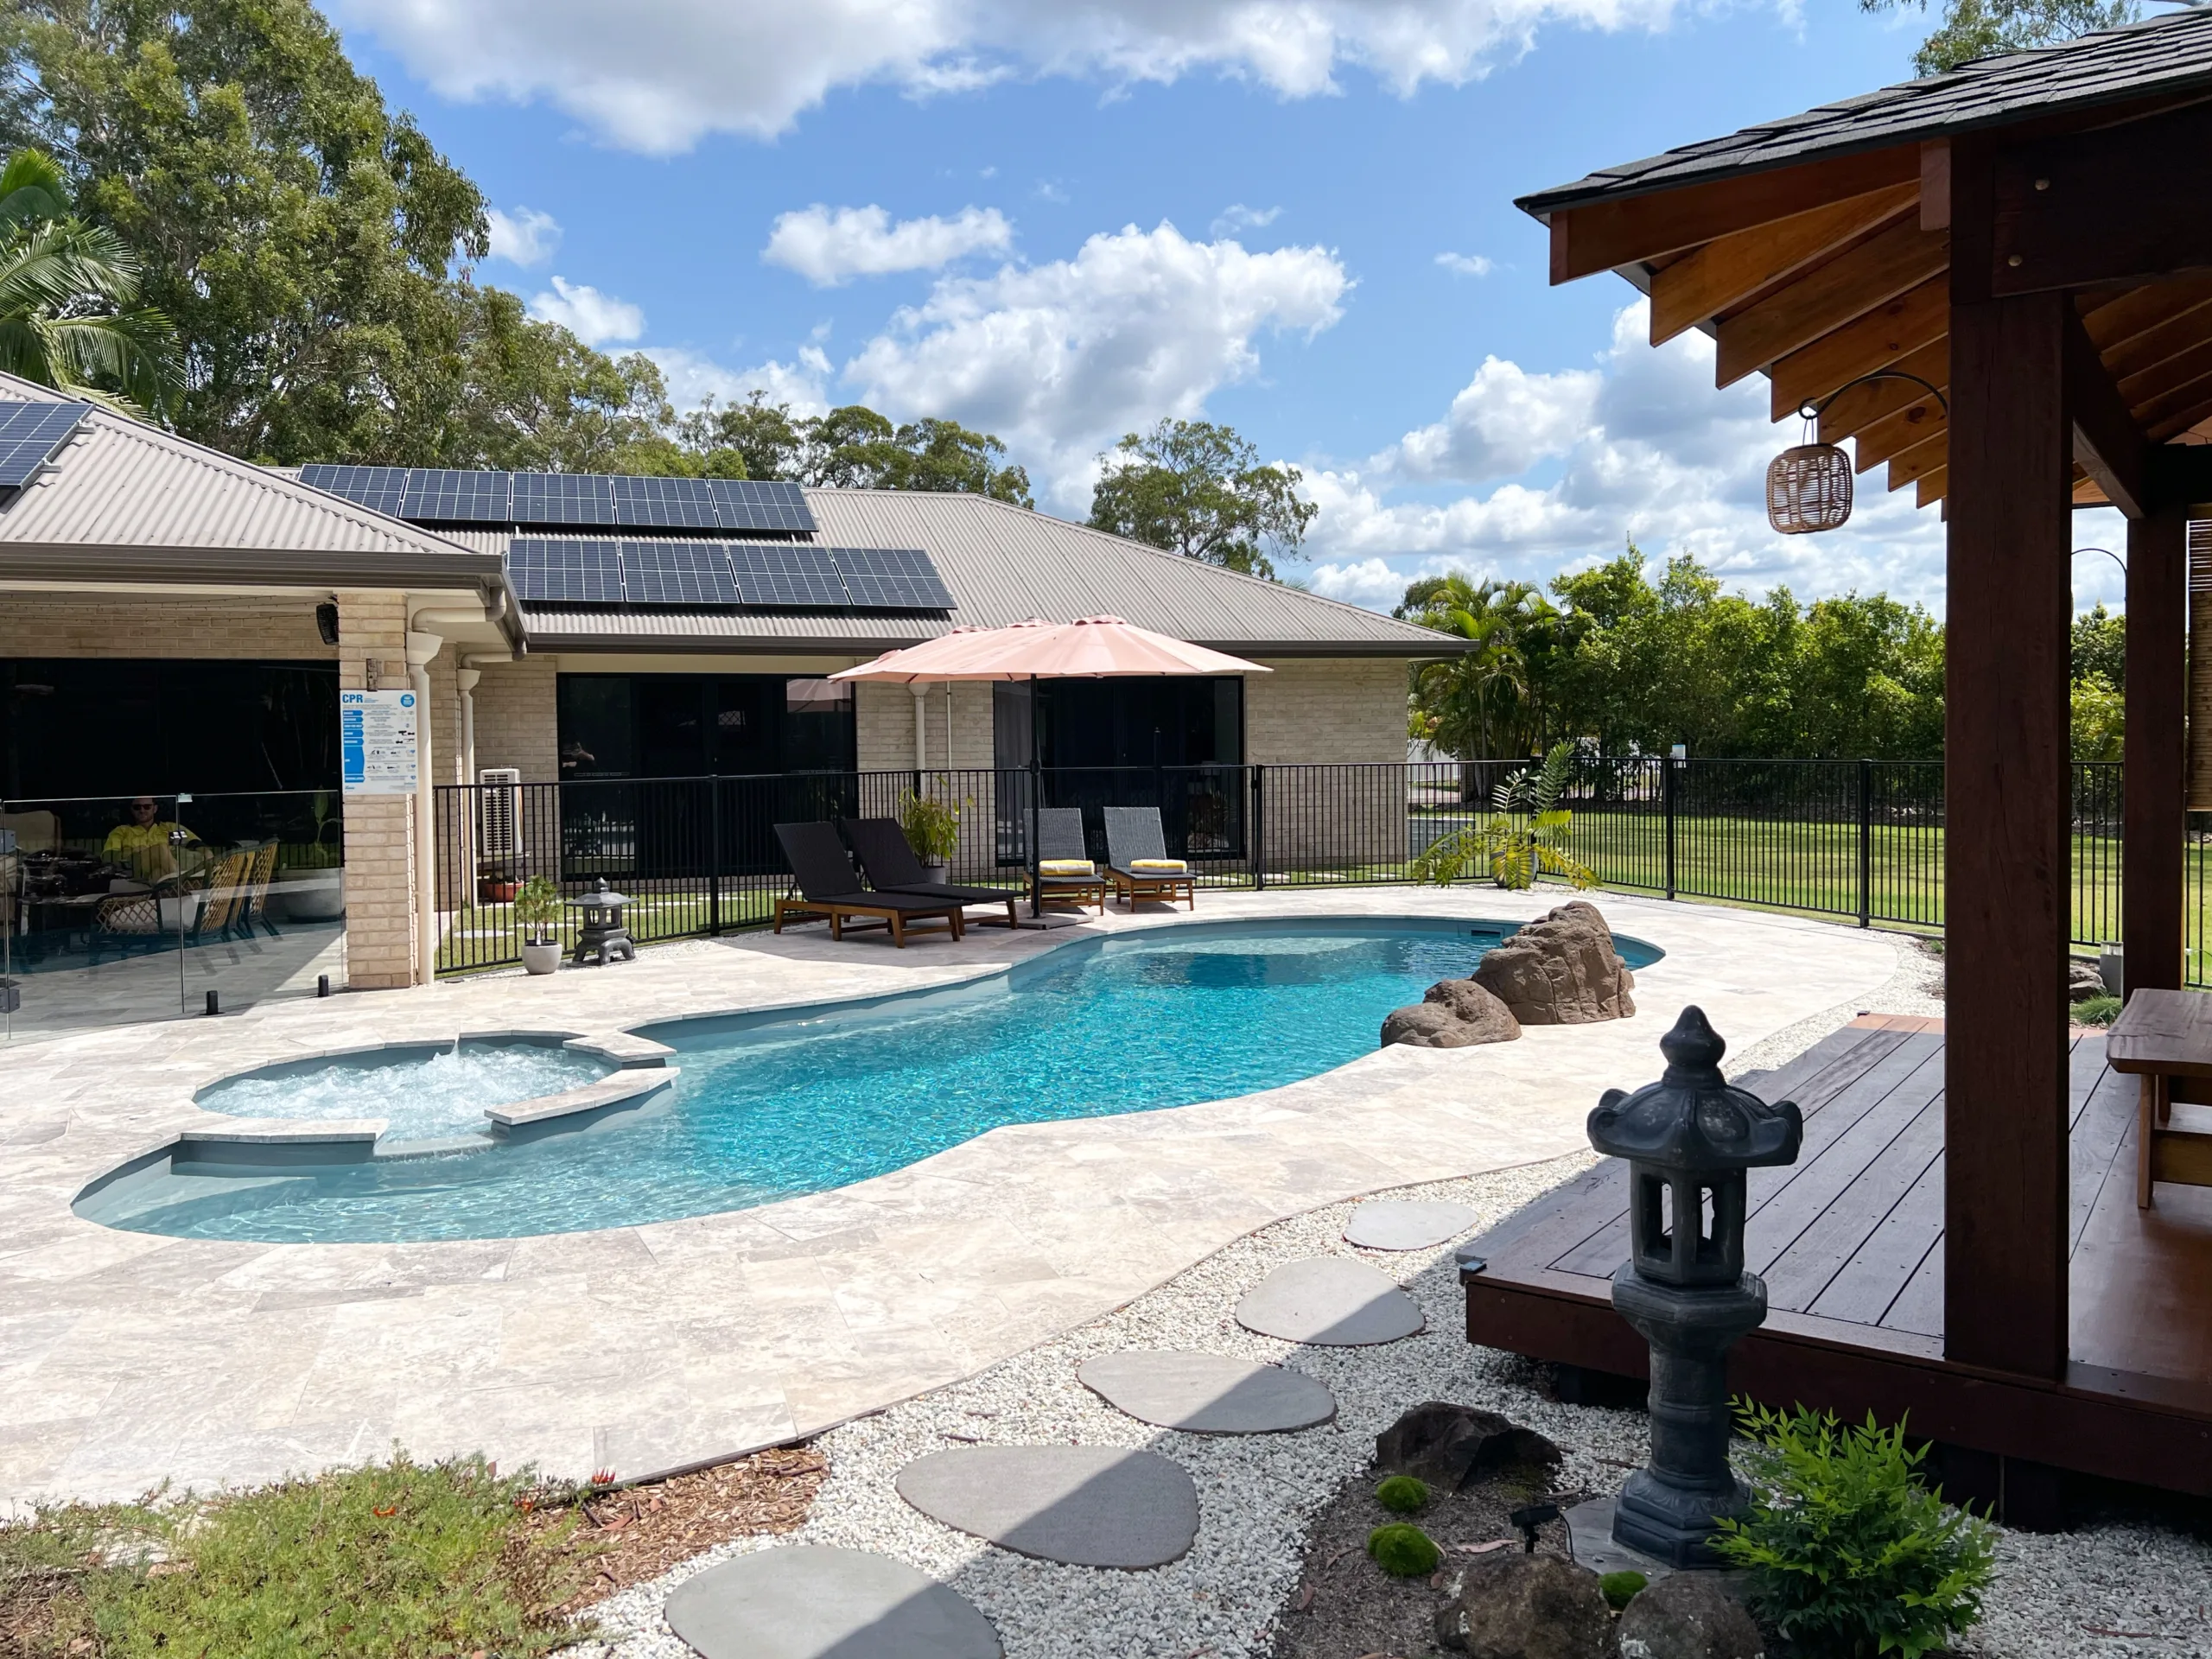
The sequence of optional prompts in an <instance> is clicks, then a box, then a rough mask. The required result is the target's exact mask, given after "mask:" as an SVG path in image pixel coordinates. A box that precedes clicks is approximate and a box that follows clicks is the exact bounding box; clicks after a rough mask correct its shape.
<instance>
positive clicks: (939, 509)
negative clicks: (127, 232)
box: [0, 376, 1459, 988]
mask: <svg viewBox="0 0 2212 1659" xmlns="http://www.w3.org/2000/svg"><path fill="white" fill-rule="evenodd" d="M10 457H11V458H12V461H13V464H14V471H12V472H10V471H9V470H6V468H5V467H4V465H0V594H4V599H0V690H4V694H5V695H4V700H0V795H4V798H5V800H6V803H7V804H8V807H9V809H10V822H20V823H24V824H26V825H31V824H35V825H37V826H40V827H39V828H38V829H37V830H36V831H35V836H38V835H42V836H46V837H47V838H49V839H52V840H54V841H56V842H60V843H66V844H67V846H69V847H72V848H76V849H80V850H89V849H98V848H99V847H101V846H102V845H103V844H105V843H104V842H103V837H104V836H108V835H111V833H112V825H113V823H115V822H116V821H117V815H118V812H120V811H123V810H125V807H126V805H127V803H128V802H129V801H130V799H131V798H134V797H137V796H142V795H145V796H154V797H159V798H165V799H166V798H174V797H175V796H177V795H179V794H180V793H181V794H184V795H186V796H188V797H189V798H190V805H191V809H192V810H191V812H190V814H189V815H188V823H187V827H188V829H191V830H192V832H193V833H194V835H195V836H199V837H200V838H201V839H202V840H205V841H208V842H213V841H215V840H218V839H223V840H228V839H231V838H233V837H244V836H251V835H259V836H263V837H264V838H265V839H268V840H273V841H274V842H277V844H278V845H279V846H280V847H283V848H285V849H293V848H298V847H304V846H309V845H320V844H327V843H329V842H331V841H332V840H333V839H334V837H333V836H331V835H329V834H328V833H327V826H328V823H329V822H330V821H331V817H332V810H333V809H332V800H333V797H334V793H335V792H336V791H339V788H340V763H341V755H340V735H339V734H340V715H339V705H340V696H341V694H342V693H344V692H359V691H364V690H406V689H409V688H416V689H418V690H419V692H420V701H421V704H422V718H421V721H420V729H419V734H418V741H419V742H420V746H421V747H420V766H421V772H422V776H423V779H425V780H426V781H429V782H431V783H433V784H435V785H458V784H463V783H473V782H474V781H476V780H477V779H480V777H481V776H482V775H483V774H484V773H485V772H486V771H492V770H493V769H511V770H502V771H500V772H499V773H498V775H499V776H502V777H505V776H511V775H518V776H519V778H520V779H521V780H523V781H524V782H525V783H532V784H546V785H556V784H558V785H576V786H581V785H616V784H624V783H629V782H633V781H635V780H639V779H653V778H669V777H702V776H709V775H714V774H721V775H724V776H728V775H747V776H763V775H765V776H779V775H790V774H819V773H829V774H842V775H855V774H868V773H871V772H902V773H907V774H912V773H913V772H918V771H922V770H940V769H945V768H961V769H969V770H975V771H983V772H988V771H990V770H991V769H995V768H997V767H1000V766H1005V765H1008V764H1014V765H1027V757H1028V752H1029V741H1030V721H1032V720H1033V719H1035V720H1036V721H1038V722H1039V728H1038V733H1037V735H1038V738H1039V742H1040V746H1041V748H1042V751H1043V758H1044V760H1045V762H1046V766H1048V767H1050V768H1054V769H1057V770H1061V771H1065V770H1068V769H1083V770H1084V771H1086V772H1095V773H1097V774H1099V775H1101V776H1110V775H1113V774H1116V773H1118V772H1121V771H1122V770H1123V769H1127V770H1128V771H1129V772H1147V773H1150V772H1157V771H1158V770H1160V769H1161V768H1172V767H1193V766H1195V767H1234V766H1249V765H1300V766H1319V765H1331V766H1365V765H1395V764H1397V763H1401V762H1402V760H1403V759H1404V754H1405V695H1406V683H1407V665H1408V663H1409V662H1410V661H1414V660H1418V659H1421V658H1433V657H1434V656H1436V655H1438V654H1440V653H1441V652H1450V651H1452V650H1456V649H1459V642H1454V641H1452V640H1451V639H1447V638H1446V637H1444V636H1441V635H1439V634H1436V633H1433V632H1429V631H1428V630H1426V629H1422V628H1420V627H1416V626H1412V625H1410V624H1408V623H1404V622H1400V621H1397V620H1393V619H1391V618H1389V617H1385V616H1382V615H1378V614H1376V613H1373V612H1370V611H1365V610H1362V609H1359V608H1358V607H1354V606H1350V605H1344V604H1339V603H1338V602H1336V601H1331V600H1327V599H1323V598H1320V597H1319V596H1317V595H1314V594H1308V593H1305V592H1302V591H1300V590H1299V589H1296V588H1289V587H1285V586H1282V585H1280V584H1276V583H1272V582H1262V581H1259V580H1256V579H1255V578H1252V577H1248V576H1243V575H1236V574H1235V573H1233V572H1230V571H1226V570H1222V569H1216V568H1214V567H1211V566H1209V565H1205V564H1201V563H1197V562H1195V561H1192V560H1188V559H1184V558H1180V557H1179V556H1174V555H1173V554H1168V553H1164V552H1161V551H1160V550H1157V549H1154V548H1150V547H1147V546H1142V545H1140V544H1138V543H1133V542H1129V541H1126V540H1123V539H1122V538H1120V537H1114V536H1110V535H1106V534H1103V533H1102V532H1099V531H1093V530H1090V529H1086V528H1084V527H1082V526H1079V525H1076V524H1068V523H1065V522H1064V521H1062V520H1059V519H1056V518H1050V517H1048V516H1046V515H1045V514H1042V513H1038V512H1030V511H1027V510H1025V509H1022V508H1019V507H1014V506H1010V505H1006V504H1005V503H1002V502H998V501H993V500H988V499H982V498H979V497H975V496H968V495H951V494H924V493H902V492H885V491H842V490H801V489H800V488H798V486H792V485H788V484H779V483H757V482H726V481H722V480H681V479H613V478H599V477H583V476H577V475H555V474H505V473H489V472H474V473H472V472H454V471H447V470H440V469H427V468H422V469H408V468H391V467H307V468H302V469H297V470H288V469H275V468H265V467H255V466H251V465H249V464H247V463H245V462H243V461H238V460H235V459H234V458H232V457H230V456H227V455H225V454H219V453H218V452H215V451H213V450H209V449H207V448H202V447H200V446H199V445H196V444H194V443H191V442H187V441H185V440H183V439H181V438H179V437H176V436H175V435H171V434H168V433H166V432H162V431H161V430H159V429H156V428H154V427H152V426H149V425H147V424H144V423H140V422H137V421H134V420H131V419H129V418H127V417H125V416H120V415H118V414H116V413H113V412H111V411H110V410H105V409H101V408H98V407H94V406H91V405H86V404H77V403H72V402H69V401H67V400H65V399H61V398H60V397H57V396H56V394H54V392H52V391H50V390H48V389H46V388H43V387H40V386H36V385H31V384H29V383H28V382H24V381H21V380H16V379H13V378H8V377H4V376H0V458H10ZM1103 613H1111V614H1116V615H1120V616H1122V617H1125V618H1127V619H1128V620H1131V621H1134V622H1136V623H1139V624H1141V625H1143V626H1147V627H1152V628H1156V629H1159V630H1160V631H1161V632H1169V633H1174V634H1177V635H1179V636H1181V637H1184V638H1186V639H1195V640H1198V641H1199V642H1201V643H1203V644H1206V645H1213V646H1216V647H1217V648H1219V649H1221V650H1224V651H1227V652H1232V653H1235V654H1236V655H1239V656H1243V657H1247V658H1252V659H1254V660H1255V661H1258V662H1260V663H1262V664H1264V665H1266V666H1267V667H1268V668H1269V669H1271V670H1272V671H1273V672H1271V673H1270V674H1268V675H1265V676H1256V677H1252V678H1251V679H1250V680H1249V682H1248V681H1242V680H1237V681H1211V680H1205V681H1193V682H1188V683H1185V682H1181V681H1099V682H1082V683H1064V684H1059V685H1046V686H1043V687H1040V688H1039V690H1038V693H1037V698H1038V707H1037V708H1036V709H1034V710H1033V709H1031V707H1030V706H1029V700H1028V691H1029V689H1028V688H1027V687H999V688H993V687H989V686H982V685H963V686H957V687H954V688H950V690H948V689H946V688H944V687H938V688H932V689H925V690H918V691H914V692H910V691H908V690H906V689H905V688H900V687H884V686H877V685H861V686H860V687H858V688H857V689H856V690H849V689H848V688H846V687H843V686H837V685H832V684H831V683H829V681H828V680H827V676H828V675H829V674H830V673H832V672H834V671H836V670H838V669H841V668H845V667H849V666H851V665H853V664H856V663H860V662H863V661H866V660H868V659H869V658H873V657H874V656H876V655H879V654H880V652H884V651H886V650H888V649H892V648H893V647H896V646H899V645H910V644H913V643H915V642H917V641H918V640H920V639H926V638H930V637H932V636H934V635H936V634H938V633H942V632H946V631H948V630H950V629H952V628H955V627H960V626H996V625H999V624H1002V623H1007V622H1013V621H1018V620H1023V619H1026V618H1028V617H1032V616H1043V617H1046V618H1049V619H1052V620H1070V619H1071V618H1074V617H1078V616H1088V615H1097V614H1103ZM157 810H158V811H159V812H160V813H162V814H167V813H168V812H170V811H171V810H177V809H174V808H172V807H171V806H169V805H162V806H160V807H159V808H158V809H157ZM26 813H30V814H35V815H37V814H42V815H46V816H43V817H28V818H27V817H25V814H26ZM461 816H462V817H466V814H465V813H464V814H462V815H461ZM163 821H167V820H166V818H164V819H163ZM342 822H343V828H342V837H343V846H344V849H345V852H344V868H345V877H344V891H345V900H346V919H347V925H346V980H347V982H349V983H350V984H352V985H354V986H357V987H364V988H372V987H383V986H392V985H400V984H407V983H411V982H419V981H420V980H422V979H423V978H424V977H425V976H427V974H428V972H429V964H430V963H431V962H432V961H433V952H434V950H435V940H436V938H437V936H438V932H439V929H440V927H441V925H442V923H441V919H440V912H441V911H442V910H445V909H449V908H450V906H451V905H452V903H453V899H454V892H453V889H454V887H456V886H458V885H463V884H465V881H466V874H465V873H456V871H455V870H452V869H449V870H448V871H446V872H445V873H443V874H442V875H441V877H440V878H439V879H438V880H430V879H428V877H427V875H426V873H427V872H428V871H429V870H430V869H431V868H433V864H434V861H435V859H436V858H437V857H438V856H439V839H440V830H439V829H438V828H437V827H436V825H437V823H439V822H440V820H439V819H438V818H437V815H436V813H435V810H434V804H433V801H432V798H431V797H430V796H429V793H428V792H427V791H415V792H414V793H413V794H411V795H410V794H396V795H388V794H377V793H366V792H348V793H346V795H345V797H344V799H343V805H342ZM26 845H27V846H28V845H29V842H26ZM466 852H467V849H466V848H465V847H464V848H463V849H462V854H463V858H464V860H465V856H466ZM446 857H447V861H448V864H453V863H454V855H453V849H450V848H448V849H447V852H446ZM441 884H442V885H441Z"/></svg>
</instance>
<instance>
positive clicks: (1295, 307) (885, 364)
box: [844, 224, 1351, 505]
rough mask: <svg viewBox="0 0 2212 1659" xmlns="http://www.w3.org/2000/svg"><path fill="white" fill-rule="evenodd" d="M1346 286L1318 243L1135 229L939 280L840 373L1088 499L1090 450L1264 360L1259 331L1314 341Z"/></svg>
mask: <svg viewBox="0 0 2212 1659" xmlns="http://www.w3.org/2000/svg"><path fill="white" fill-rule="evenodd" d="M1350 288H1351V278H1350V277H1348V276H1347V275H1346V273H1345V271H1344V266H1343V264H1341V263H1340V262H1339V261H1338V258H1337V257H1336V255H1335V254H1334V253H1332V252H1331V251H1328V250H1326V249H1324V248H1318V247H1302V248H1282V249H1277V250H1275V251H1271V252H1266V253H1252V252H1249V251H1246V250H1245V249H1244V248H1243V247H1240V246H1239V245H1237V244H1236V243H1234V242H1192V241H1191V240H1189V239H1188V238H1185V236H1184V235H1183V234H1182V233H1181V232H1179V231H1178V230H1177V229H1176V228H1175V227H1174V226H1173V225H1168V224H1162V225H1160V226H1159V227H1158V228H1157V229H1154V230H1151V231H1140V230H1139V229H1137V228H1136V226H1134V225H1132V226H1128V227H1126V228H1125V229H1122V230H1121V231H1117V232H1113V233H1112V234H1100V235H1097V236H1094V237H1092V238H1090V240H1089V241H1087V242H1085V243H1084V245H1083V246H1082V248H1081V249H1080V250H1079V251H1077V254H1076V256H1075V257H1073V258H1072V259H1062V260H1055V261H1053V262H1052V263H1051V264H1043V265H1036V266H1033V267H1029V268H1027V269H1024V268H1020V267H1017V266H1011V265H1009V266H1007V267H1006V268H1005V269H1003V270H1000V271H998V272H997V273H996V274H995V275H994V276H990V277H942V278H939V279H938V283H937V285H936V287H935V288H934V289H932V291H931V295H930V296H929V298H928V299H927V300H926V301H925V302H923V303H921V304H920V305H918V306H912V307H907V308H902V309H901V310H899V312H898V313H897V314H896V315H894V316H893V319H892V321H891V324H890V326H889V327H887V328H886V329H885V330H884V331H883V332H882V333H880V334H878V335H877V336H876V337H875V338H874V339H873V340H869V341H868V344H867V345H866V346H863V347H862V348H861V350H860V352H859V353H857V354H856V355H855V357H854V358H853V359H852V360H851V361H850V362H849V363H848V364H847V365H845V369H844V379H845V380H846V382H847V383H848V384H849V385H851V386H852V387H853V388H854V389H855V393H856V395H857V396H858V397H860V398H861V401H863V402H865V403H868V404H872V405H874V407H876V408H879V409H881V410H884V411H885V412H886V413H887V414H891V415H893V416H899V417H907V416H915V415H926V414H938V415H950V416H955V417H956V418H957V419H959V420H961V421H963V423H966V424H968V425H969V426H973V427H976V428H979V429H982V430H985V431H989V432H995V433H996V434H998V435H1000V436H1001V437H1002V438H1004V439H1005V440H1006V441H1007V444H1008V445H1009V446H1010V447H1011V448H1013V450H1014V453H1015V454H1016V455H1017V456H1018V457H1020V459H1021V460H1022V461H1024V462H1025V463H1026V464H1027V465H1028V466H1029V467H1031V468H1032V469H1033V471H1041V472H1042V473H1043V474H1044V475H1045V478H1046V480H1049V485H1050V488H1051V491H1052V496H1053V498H1054V499H1057V500H1058V501H1059V502H1060V503H1062V504H1063V505H1081V504H1082V503H1083V502H1084V501H1085V500H1087V499H1088V495H1089V488H1090V480H1091V477H1092V475H1093V473H1094V471H1095V462H1094V457H1095V455H1096V452H1097V451H1098V450H1099V449H1101V448H1103V447H1105V446H1106V445H1108V444H1110V443H1111V442H1114V440H1115V439H1116V438H1117V437H1119V436H1120V435H1122V433H1123V432H1126V431H1128V430H1131V429H1135V428H1138V427H1144V426H1149V425H1151V424H1152V423H1154V421H1156V420H1158V419H1160V417H1161V416H1181V417H1185V418H1188V417H1191V416H1197V415H1198V414H1200V413H1201V412H1202V411H1203V410H1204V408H1205V399H1206V397H1208V395H1209V394H1211V392H1213V391H1216V390H1217V388H1219V387H1221V386H1224V385H1229V384H1230V383H1232V382H1235V381H1238V380H1243V379H1245V378H1249V376H1251V375H1252V374H1254V373H1255V372H1257V370H1258V368H1259V365H1260V354H1259V349H1258V346H1256V344H1255V341H1256V340H1257V338H1258V337H1259V336H1260V335H1261V334H1263V333H1274V332H1281V331H1284V330H1295V331H1299V332H1302V333H1305V334H1308V335H1311V334H1314V333H1317V332H1319V330H1321V329H1324V328H1326V327H1329V326H1331V325H1332V323H1334V322H1335V321H1337V320H1338V317H1339V316H1341V315H1343V313H1342V305H1343V301H1344V295H1345V293H1346V291H1347V290H1348V289H1350Z"/></svg>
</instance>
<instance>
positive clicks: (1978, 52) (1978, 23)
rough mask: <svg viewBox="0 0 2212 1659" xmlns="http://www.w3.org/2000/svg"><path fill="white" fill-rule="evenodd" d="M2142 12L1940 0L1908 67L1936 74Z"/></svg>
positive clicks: (2112, 25)
mask: <svg viewBox="0 0 2212 1659" xmlns="http://www.w3.org/2000/svg"><path fill="white" fill-rule="evenodd" d="M1907 7H1910V8H1911V9H1912V10H1916V11H1926V10H1928V0H1859V10H1862V11H1897V10H1904V9H1905V8H1907ZM2142 15H2143V11H2142V8H2141V7H2140V6H2139V5H2137V4H2136V3H2135V0H1944V4H1943V16H1942V22H1940V23H1939V24H1937V25H1936V29H1935V32H1934V33H1933V34H1931V35H1929V37H1928V38H1927V39H1926V40H1924V41H1922V42H1921V44H1920V49H1919V50H1918V51H1917V52H1916V53H1914V54H1913V56H1912V67H1914V68H1915V69H1916V70H1917V71H1918V72H1919V73H1922V74H1923V75H1934V74H1940V73H1942V72H1943V71H1944V70H1946V69H1955V68H1956V67H1958V66H1959V65H1960V64H1962V63H1965V62H1967V61H1969V60H1972V59H1974V58H1987V57H1994V56H1996V55H1998V54H2000V53H2005V52H2025V51H2027V50H2029V49H2031V48H2034V47H2038V46H2051V45H2055V44H2056V42H2058V41H2070V40H2074V39H2076V38H2077V37H2079V36H2081V35H2094V33H2096V31H2097V30H2099V29H2117V28H2119V27H2120V25H2121V24H2122V23H2132V22H2134V21H2135V20H2136V19H2137V18H2138V17H2140V16H2142Z"/></svg>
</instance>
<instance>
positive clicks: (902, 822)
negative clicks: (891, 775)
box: [899, 789, 960, 881]
mask: <svg viewBox="0 0 2212 1659" xmlns="http://www.w3.org/2000/svg"><path fill="white" fill-rule="evenodd" d="M899 828H900V829H903V830H905V831H906V843H907V845H909V846H910V847H912V849H914V856H915V857H916V858H918V859H919V860H920V861H921V862H922V871H923V874H924V875H925V878H926V879H927V880H931V881H943V880H944V879H945V874H946V872H947V871H948V870H949V869H950V867H951V863H952V855H953V854H954V853H956V852H957V851H958V850H959V849H960V809H959V808H958V807H957V806H953V805H950V804H948V803H946V802H944V801H940V800H936V799H933V798H931V797H929V796H926V795H917V794H916V793H914V791H912V790H911V789H910V790H908V791H906V792H905V793H904V794H902V795H901V796H899Z"/></svg>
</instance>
